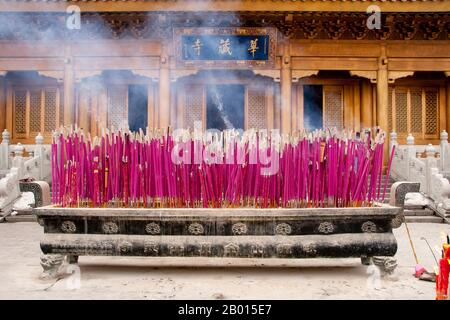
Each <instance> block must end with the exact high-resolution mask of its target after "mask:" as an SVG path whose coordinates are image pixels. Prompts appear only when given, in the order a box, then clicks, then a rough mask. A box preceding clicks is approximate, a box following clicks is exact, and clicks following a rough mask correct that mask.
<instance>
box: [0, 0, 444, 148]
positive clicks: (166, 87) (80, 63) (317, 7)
mask: <svg viewBox="0 0 450 320" xmlns="http://www.w3.org/2000/svg"><path fill="white" fill-rule="evenodd" d="M69 5H76V6H78V7H79V8H80V10H81V28H80V29H68V28H67V26H66V22H67V21H66V20H67V17H68V14H67V13H66V8H67V7H68V6H69ZM369 5H377V6H379V8H380V9H381V28H380V29H376V28H375V29H369V28H368V27H367V25H366V21H367V18H368V17H369V16H370V14H367V13H366V9H367V7H368V6H369ZM449 12H450V1H448V0H435V1H427V0H422V1H409V0H405V1H394V0H385V1H363V0H354V1H344V0H335V1H328V0H322V1H312V0H303V1H289V0H286V1H264V0H253V1H250V0H247V1H227V0H221V1H219V0H217V1H196V0H174V1H159V0H155V1H138V0H136V1H110V0H105V1H101V2H100V1H91V0H86V1H60V0H54V1H40V0H36V1H23V0H8V1H5V0H0V22H1V23H0V24H1V26H0V130H1V131H3V130H4V129H7V130H8V131H9V132H11V138H12V141H13V142H14V143H17V142H22V143H30V142H33V140H34V137H35V136H36V134H37V133H38V132H41V133H42V134H43V135H44V137H45V138H46V141H47V142H49V141H50V137H51V133H52V130H54V129H55V128H56V127H58V126H60V125H69V124H74V123H76V124H77V125H78V126H79V127H82V128H84V129H85V130H88V131H89V132H91V133H92V134H98V133H100V131H101V128H103V127H106V126H107V127H111V126H114V127H118V126H122V125H124V124H127V123H129V122H132V121H134V123H138V124H140V125H143V126H148V127H167V126H171V127H173V128H175V127H193V125H194V122H195V121H202V122H203V125H204V126H206V123H207V118H208V110H209V109H208V101H209V98H208V94H209V93H208V92H209V90H210V87H211V86H214V85H216V89H217V88H218V90H220V89H221V88H225V87H224V86H226V85H237V86H239V88H241V91H239V92H241V93H239V95H238V94H236V95H234V94H233V95H231V96H226V95H225V98H226V99H232V100H233V101H238V102H237V103H238V104H239V103H240V105H241V113H242V127H243V128H244V129H245V128H250V127H255V128H269V129H271V128H279V129H281V131H282V132H291V131H295V130H300V129H303V128H305V127H311V123H310V118H311V117H310V116H311V115H310V113H311V112H314V109H313V108H311V101H312V100H313V101H314V103H313V104H315V107H319V109H320V110H319V113H320V117H318V119H319V122H320V123H319V126H323V127H330V126H336V127H338V128H348V129H352V130H355V131H359V130H362V129H363V128H365V127H371V126H374V125H379V126H381V127H382V128H383V129H385V130H386V131H396V132H397V133H398V140H399V141H400V142H402V141H403V142H404V141H405V138H406V136H407V134H408V133H412V134H414V136H415V137H416V143H419V144H420V143H433V142H434V143H436V142H437V141H438V140H439V133H440V131H442V130H444V129H445V130H447V131H449V130H450V77H449V76H450V41H449V40H450V13H449ZM192 30H197V31H198V30H200V31H201V30H228V31H229V30H232V31H233V32H235V33H238V34H239V33H241V34H245V33H246V32H248V30H250V31H252V30H257V32H260V33H267V34H270V36H271V38H270V41H272V42H271V46H270V47H269V50H270V51H269V55H270V61H268V62H267V63H229V64H223V63H216V62H215V61H206V62H205V61H203V62H202V63H198V61H196V62H193V63H184V62H183V61H181V60H180V56H179V55H180V52H179V45H180V43H177V41H178V40H177V39H178V38H177V33H179V32H187V33H189V32H192ZM207 32H210V31H207ZM311 94H315V95H316V96H315V98H311ZM139 97H140V98H141V99H140V98H139ZM310 100H311V101H310ZM239 101H241V102H239Z"/></svg>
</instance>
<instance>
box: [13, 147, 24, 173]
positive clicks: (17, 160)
mask: <svg viewBox="0 0 450 320" xmlns="http://www.w3.org/2000/svg"><path fill="white" fill-rule="evenodd" d="M24 151H25V147H24V146H23V145H22V144H21V143H20V142H19V143H18V144H17V146H16V147H15V149H14V159H13V161H12V167H14V168H17V173H18V177H17V179H19V180H20V179H22V177H23V174H24V160H23V152H24Z"/></svg>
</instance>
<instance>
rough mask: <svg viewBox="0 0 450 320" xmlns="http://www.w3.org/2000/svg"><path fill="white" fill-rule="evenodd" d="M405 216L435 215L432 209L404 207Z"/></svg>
mask: <svg viewBox="0 0 450 320" xmlns="http://www.w3.org/2000/svg"><path fill="white" fill-rule="evenodd" d="M403 213H404V215H405V217H406V216H415V217H417V216H423V217H426V216H435V214H434V211H433V210H430V209H405V210H404V211H403Z"/></svg>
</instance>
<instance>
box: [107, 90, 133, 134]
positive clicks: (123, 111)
mask: <svg viewBox="0 0 450 320" xmlns="http://www.w3.org/2000/svg"><path fill="white" fill-rule="evenodd" d="M107 91H108V128H113V127H114V128H115V129H124V128H127V126H128V86H127V85H110V86H108V90H107Z"/></svg>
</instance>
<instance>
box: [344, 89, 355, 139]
mask: <svg viewBox="0 0 450 320" xmlns="http://www.w3.org/2000/svg"><path fill="white" fill-rule="evenodd" d="M353 98H354V97H353V86H352V85H344V127H345V128H346V129H349V130H355V112H354V111H355V110H354V103H355V102H354V100H353Z"/></svg>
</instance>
